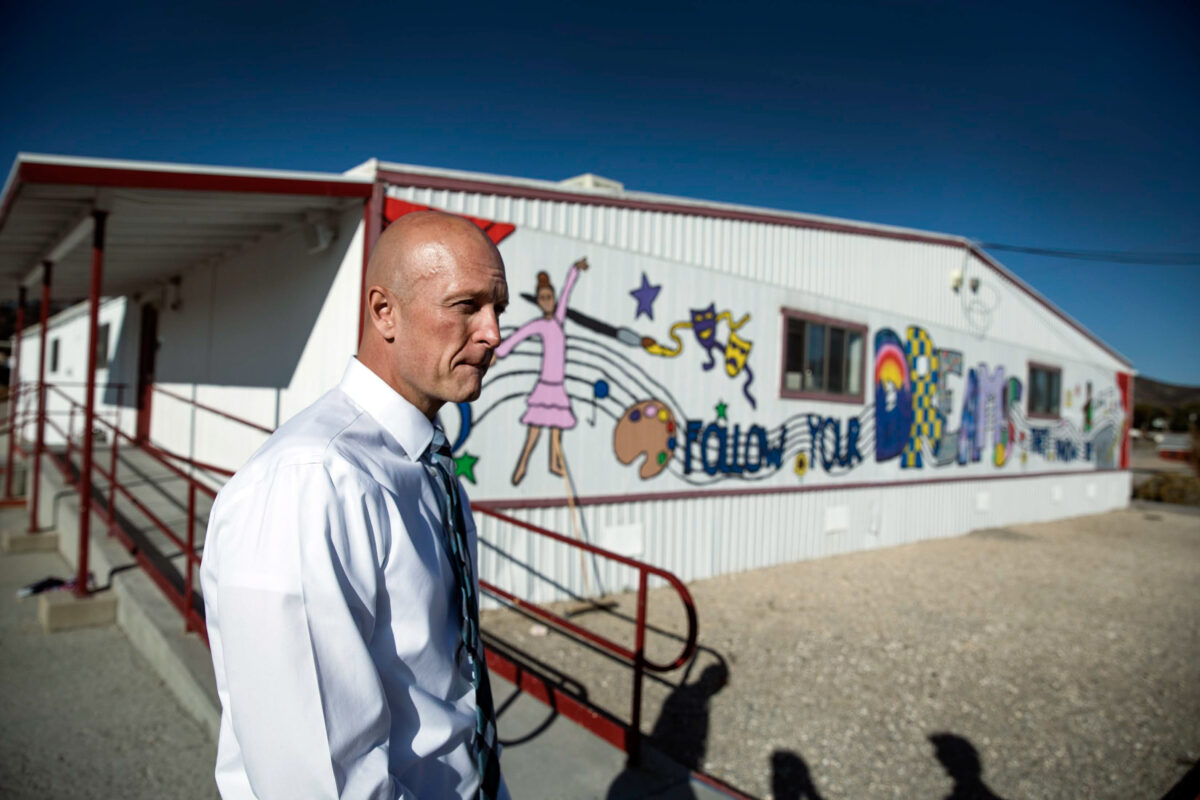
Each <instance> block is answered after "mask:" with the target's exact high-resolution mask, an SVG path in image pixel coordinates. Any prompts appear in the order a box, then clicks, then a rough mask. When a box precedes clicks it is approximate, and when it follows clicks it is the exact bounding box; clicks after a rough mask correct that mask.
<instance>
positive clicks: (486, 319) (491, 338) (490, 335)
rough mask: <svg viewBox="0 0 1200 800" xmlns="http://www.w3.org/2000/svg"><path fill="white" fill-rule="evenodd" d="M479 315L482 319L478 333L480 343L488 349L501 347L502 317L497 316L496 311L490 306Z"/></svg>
mask: <svg viewBox="0 0 1200 800" xmlns="http://www.w3.org/2000/svg"><path fill="white" fill-rule="evenodd" d="M479 314H480V316H481V317H482V320H481V322H480V326H479V333H478V338H479V341H481V342H482V343H484V344H486V345H487V346H488V347H499V346H500V317H499V316H498V315H497V314H496V309H495V308H493V307H492V306H488V307H486V308H484V309H482V310H481V311H480V312H479Z"/></svg>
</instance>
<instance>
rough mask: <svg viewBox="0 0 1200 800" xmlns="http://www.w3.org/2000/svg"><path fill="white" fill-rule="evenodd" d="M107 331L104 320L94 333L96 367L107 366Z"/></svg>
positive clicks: (103, 367)
mask: <svg viewBox="0 0 1200 800" xmlns="http://www.w3.org/2000/svg"><path fill="white" fill-rule="evenodd" d="M108 331H109V324H108V323H107V322H105V323H104V324H103V325H101V326H100V330H99V331H97V333H96V369H106V368H107V367H108Z"/></svg>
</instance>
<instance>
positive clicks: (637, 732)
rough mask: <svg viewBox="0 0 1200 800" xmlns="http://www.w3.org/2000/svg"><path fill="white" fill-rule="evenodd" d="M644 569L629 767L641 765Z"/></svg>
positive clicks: (628, 743) (640, 584)
mask: <svg viewBox="0 0 1200 800" xmlns="http://www.w3.org/2000/svg"><path fill="white" fill-rule="evenodd" d="M647 577H648V576H647V574H646V570H645V568H643V569H640V570H638V596H637V628H636V630H635V632H634V646H633V710H632V711H631V712H630V715H629V716H630V719H631V722H630V726H629V737H628V739H626V741H625V753H626V755H627V756H629V765H630V766H632V767H636V766H639V765H641V763H642V677H643V675H644V674H645V671H646V583H647Z"/></svg>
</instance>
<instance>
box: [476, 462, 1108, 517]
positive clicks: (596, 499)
mask: <svg viewBox="0 0 1200 800" xmlns="http://www.w3.org/2000/svg"><path fill="white" fill-rule="evenodd" d="M1113 472H1129V470H1127V469H1073V470H1063V471H1062V472H1023V473H1021V474H1020V475H992V476H985V475H961V476H958V477H955V478H931V479H929V480H904V481H873V482H872V481H862V482H859V483H835V484H822V485H820V486H766V487H761V488H757V487H756V488H751V489H694V490H691V491H679V492H647V493H645V494H605V495H594V496H592V497H576V498H574V503H575V505H577V506H602V505H613V504H618V503H637V502H648V501H651V500H692V499H695V498H698V497H706V498H707V497H733V496H736V495H760V494H797V493H801V492H831V491H838V490H841V489H889V488H892V487H900V486H922V485H925V484H936V483H968V482H971V481H999V480H1016V479H1020V478H1052V477H1070V476H1077V475H1107V474H1110V473H1113ZM565 505H567V500H566V499H565V498H561V497H544V498H529V499H512V500H472V501H471V508H476V509H479V510H492V511H496V510H501V509H514V508H558V507H561V506H565Z"/></svg>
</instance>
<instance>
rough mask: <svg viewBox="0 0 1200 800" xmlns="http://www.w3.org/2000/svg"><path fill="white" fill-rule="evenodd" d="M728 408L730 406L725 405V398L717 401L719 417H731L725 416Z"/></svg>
mask: <svg viewBox="0 0 1200 800" xmlns="http://www.w3.org/2000/svg"><path fill="white" fill-rule="evenodd" d="M726 408H728V406H726V405H725V401H724V400H722V401H720V402H718V403H717V419H729V417H727V416H725V409H726Z"/></svg>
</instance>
